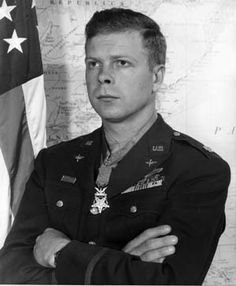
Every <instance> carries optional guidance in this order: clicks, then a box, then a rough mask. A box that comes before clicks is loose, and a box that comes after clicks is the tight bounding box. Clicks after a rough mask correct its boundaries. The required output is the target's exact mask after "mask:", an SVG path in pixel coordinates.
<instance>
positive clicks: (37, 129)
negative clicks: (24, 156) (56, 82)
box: [22, 75, 46, 156]
mask: <svg viewBox="0 0 236 286" xmlns="http://www.w3.org/2000/svg"><path fill="white" fill-rule="evenodd" d="M22 88H23V93H24V98H25V108H26V117H27V123H28V127H29V133H30V138H31V141H32V146H33V151H34V155H35V156H37V154H38V152H39V151H40V150H41V149H42V147H46V129H45V126H46V99H45V94H44V79H43V75H41V76H39V77H36V78H34V79H32V80H30V81H28V82H27V83H25V84H23V85H22ZM32 95H35V96H32Z"/></svg>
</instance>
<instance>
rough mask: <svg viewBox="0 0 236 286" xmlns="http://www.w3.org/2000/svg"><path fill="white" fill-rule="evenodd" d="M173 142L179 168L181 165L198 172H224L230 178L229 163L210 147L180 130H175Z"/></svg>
mask: <svg viewBox="0 0 236 286" xmlns="http://www.w3.org/2000/svg"><path fill="white" fill-rule="evenodd" d="M172 143H173V153H174V154H175V155H174V157H175V159H176V160H175V162H176V163H177V166H178V168H179V167H180V166H181V168H182V169H185V170H186V169H191V168H192V169H194V170H195V171H196V172H197V171H199V170H202V171H204V172H206V171H207V172H209V173H212V174H213V173H214V174H215V173H217V174H220V173H223V174H225V175H227V177H228V178H230V167H229V165H228V163H227V162H226V161H225V160H224V159H222V158H221V156H220V155H218V154H217V153H216V152H214V151H213V150H212V149H211V148H210V147H208V146H206V145H204V144H203V143H201V142H199V141H198V140H196V139H194V138H193V137H191V136H189V135H186V134H184V133H181V132H179V131H174V132H173V139H172ZM181 168H180V169H181Z"/></svg>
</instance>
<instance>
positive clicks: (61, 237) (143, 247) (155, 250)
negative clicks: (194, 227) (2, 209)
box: [34, 225, 178, 268]
mask: <svg viewBox="0 0 236 286" xmlns="http://www.w3.org/2000/svg"><path fill="white" fill-rule="evenodd" d="M170 231H171V227H170V226H168V225H163V226H158V227H155V228H150V229H147V230H146V231H144V232H142V233H141V234H140V235H139V236H137V237H136V238H134V239H133V240H131V241H130V242H129V243H128V244H127V245H126V246H125V247H124V248H123V251H124V252H125V253H128V254H131V255H136V256H139V257H140V259H141V260H142V261H146V262H157V263H162V262H163V261H164V259H165V257H167V256H169V255H171V254H173V253H174V252H175V245H176V244H177V242H178V238H177V237H176V236H174V235H168V234H169V233H170ZM70 241H71V240H70V239H69V238H68V237H67V236H66V235H65V234H64V233H62V232H61V231H58V230H56V229H53V228H47V229H46V230H45V231H44V232H43V233H42V234H41V235H39V236H38V237H37V239H36V242H35V246H34V258H35V260H36V261H37V262H38V263H39V264H40V265H42V266H44V267H50V268H55V254H56V253H57V252H58V251H59V250H61V249H63V248H64V247H65V246H66V245H67V244H68V243H70Z"/></svg>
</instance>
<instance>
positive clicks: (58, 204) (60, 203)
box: [56, 200, 64, 208]
mask: <svg viewBox="0 0 236 286" xmlns="http://www.w3.org/2000/svg"><path fill="white" fill-rule="evenodd" d="M63 205H64V203H63V201H62V200H59V201H57V202H56V206H57V207H59V208H61V207H63Z"/></svg>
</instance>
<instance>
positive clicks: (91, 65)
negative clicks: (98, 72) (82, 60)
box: [86, 61, 99, 69]
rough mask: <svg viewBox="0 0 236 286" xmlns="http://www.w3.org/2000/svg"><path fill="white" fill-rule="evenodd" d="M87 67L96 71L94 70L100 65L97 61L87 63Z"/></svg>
mask: <svg viewBox="0 0 236 286" xmlns="http://www.w3.org/2000/svg"><path fill="white" fill-rule="evenodd" d="M86 65H87V67H88V68H89V69H94V68H97V67H99V63H98V62H96V61H88V62H87V63H86Z"/></svg>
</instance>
